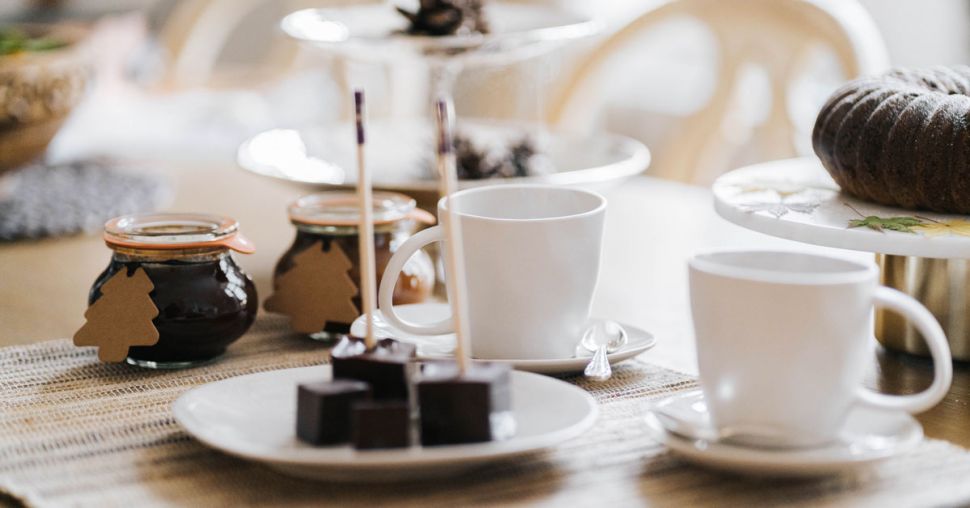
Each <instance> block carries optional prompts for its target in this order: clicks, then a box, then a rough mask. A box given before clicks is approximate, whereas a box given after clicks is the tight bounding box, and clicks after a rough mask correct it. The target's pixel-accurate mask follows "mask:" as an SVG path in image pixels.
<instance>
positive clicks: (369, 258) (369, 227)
mask: <svg viewBox="0 0 970 508" xmlns="http://www.w3.org/2000/svg"><path fill="white" fill-rule="evenodd" d="M354 110H355V112H356V114H357V115H356V116H357V201H358V204H359V205H360V226H359V228H358V238H359V240H360V243H359V244H358V248H359V250H360V287H361V292H362V298H361V300H362V303H363V309H362V310H363V311H364V315H365V316H367V317H366V323H367V335H366V336H365V338H364V344H365V345H366V346H367V349H372V348H373V347H374V345H375V344H376V341H375V340H374V301H375V299H374V292H375V291H376V289H375V288H376V287H377V282H376V280H377V277H376V275H375V273H374V272H375V270H376V268H375V267H374V205H373V197H372V193H371V177H370V171H369V170H368V169H367V164H366V163H365V162H364V92H363V91H362V90H355V91H354Z"/></svg>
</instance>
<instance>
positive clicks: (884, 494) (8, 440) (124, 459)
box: [0, 317, 970, 507]
mask: <svg viewBox="0 0 970 508" xmlns="http://www.w3.org/2000/svg"><path fill="white" fill-rule="evenodd" d="M645 357H646V358H649V353H647V354H646V355H645ZM324 358H325V352H324V350H323V349H321V347H320V346H319V345H318V344H316V343H314V342H312V341H309V340H306V339H304V338H301V337H298V336H294V335H292V334H290V333H288V332H287V331H286V327H285V322H284V321H283V320H281V319H277V318H267V317H263V318H261V319H259V320H258V321H257V323H256V326H255V327H254V329H253V330H252V331H251V332H250V333H249V334H247V335H246V336H245V337H244V338H243V339H242V340H241V341H240V342H239V343H237V344H235V345H234V346H233V347H232V348H230V352H229V353H228V354H227V356H226V357H225V358H224V359H223V360H222V361H220V362H218V363H215V364H212V365H209V366H206V367H201V368H196V369H190V370H184V371H172V372H151V371H145V370H139V369H136V368H133V367H128V366H125V365H104V364H100V363H98V362H97V359H96V356H95V353H94V351H93V350H92V349H90V348H84V349H77V348H74V347H73V346H72V345H71V343H70V342H69V341H66V340H58V341H51V342H45V343H41V344H37V345H32V346H24V347H10V348H5V349H0V492H6V493H8V494H10V495H12V496H14V497H16V498H18V499H20V500H22V501H23V502H24V503H25V504H27V505H31V506H98V507H106V506H125V507H130V506H139V507H141V506H154V505H184V506H256V505H261V506H267V505H269V506H277V505H285V504H288V505H321V504H327V505H331V504H332V505H341V506H343V505H352V506H356V505H360V506H375V505H378V506H385V505H414V506H463V505H469V504H482V505H517V504H539V505H567V506H594V505H596V506H625V505H644V504H650V505H656V506H686V505H691V506H769V505H780V504H784V505H812V506H819V505H822V506H825V505H863V506H957V505H966V504H967V503H970V481H967V480H968V479H970V452H967V451H966V450H963V449H961V448H958V447H956V446H953V445H950V444H948V443H945V442H942V441H935V440H927V441H925V442H924V443H923V444H921V445H920V446H919V448H918V449H917V450H915V451H914V452H912V453H909V454H906V455H904V456H900V457H897V458H893V459H891V460H888V461H886V462H884V463H881V464H879V465H878V466H875V467H873V468H870V469H867V470H863V471H860V472H858V473H856V474H853V475H844V476H835V477H829V478H823V479H814V480H752V479H744V478H740V477H735V476H731V475H724V474H720V473H713V472H708V471H706V470H704V469H700V468H697V467H695V466H691V465H688V464H686V463H683V462H681V461H680V460H678V459H677V458H676V457H674V456H673V455H671V454H669V453H668V452H667V451H666V450H665V449H664V448H663V447H662V446H660V445H659V444H657V443H656V442H655V441H653V440H652V439H650V438H649V437H648V436H647V435H646V434H645V433H644V432H643V427H642V423H641V417H642V414H643V409H644V405H645V404H647V403H648V401H649V400H651V399H655V398H657V397H660V396H663V395H665V394H669V393H673V392H678V391H682V390H686V389H690V388H693V387H695V386H696V385H695V382H694V380H693V379H692V378H690V377H689V376H686V375H683V374H680V373H677V372H673V371H670V370H666V369H663V368H660V367H657V366H653V365H650V364H648V363H644V362H643V361H641V360H633V361H628V362H625V363H624V364H622V365H621V366H620V367H619V368H618V369H617V370H616V375H615V376H614V378H613V379H611V380H610V381H609V382H606V383H602V384H592V383H589V382H587V381H586V380H584V379H582V378H567V380H568V381H570V382H573V383H576V384H578V385H580V386H582V387H583V388H586V389H588V390H590V391H591V392H592V393H593V394H594V396H595V397H596V398H597V400H598V401H599V403H600V408H601V416H600V420H599V421H598V423H597V424H596V426H595V428H594V429H593V430H592V431H590V432H589V433H588V434H587V435H585V436H583V437H581V438H578V439H575V440H573V441H571V442H568V443H565V444H563V445H561V446H559V447H557V448H555V449H553V450H552V451H551V452H550V453H548V454H546V455H536V456H529V457H527V458H519V459H516V460H513V461H506V462H502V463H497V464H494V465H491V466H486V467H485V468H483V469H481V470H477V471H475V472H474V473H472V474H468V475H466V476H463V477H459V478H455V479H452V480H448V481H435V482H415V483H409V484H378V485H367V486H358V485H346V484H327V483H313V482H308V481H302V480H295V479H290V478H287V477H285V476H282V475H279V474H277V473H275V472H272V471H270V470H268V469H265V468H263V467H261V466H259V465H257V464H253V463H249V462H246V461H243V460H240V459H236V458H233V457H229V456H226V455H223V454H221V453H218V452H215V451H212V450H209V449H207V448H205V447H204V446H202V445H200V444H199V443H197V442H196V441H194V440H193V439H192V438H190V437H189V436H188V435H186V434H185V433H184V432H183V431H182V430H181V429H180V428H179V426H178V425H177V424H176V423H175V421H174V420H173V418H172V414H171V411H170V405H171V403H172V401H173V400H174V399H175V398H176V397H178V395H179V394H181V393H182V392H184V391H185V390H187V389H189V388H191V387H193V386H196V385H199V384H202V383H208V382H212V381H216V380H219V379H224V378H228V377H231V376H238V375H241V374H248V373H252V372H259V371H266V370H273V369H282V368H291V367H302V366H307V365H314V364H319V363H321V362H323V360H324ZM0 499H2V496H0Z"/></svg>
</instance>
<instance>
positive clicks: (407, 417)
mask: <svg viewBox="0 0 970 508" xmlns="http://www.w3.org/2000/svg"><path fill="white" fill-rule="evenodd" d="M351 422H352V424H351V442H352V443H353V445H354V448H357V449H358V450H376V449H381V448H407V447H408V446H410V445H411V405H410V404H409V403H408V402H407V401H403V400H389V401H388V400H384V401H364V402H357V403H355V404H354V408H353V410H352V415H351Z"/></svg>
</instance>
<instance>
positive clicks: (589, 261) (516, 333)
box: [378, 185, 606, 360]
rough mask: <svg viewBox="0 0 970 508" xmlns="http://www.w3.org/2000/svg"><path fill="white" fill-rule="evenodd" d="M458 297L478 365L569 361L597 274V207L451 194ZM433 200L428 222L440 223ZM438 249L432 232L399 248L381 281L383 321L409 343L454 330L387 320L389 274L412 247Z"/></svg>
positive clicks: (436, 230) (485, 192) (504, 192)
mask: <svg viewBox="0 0 970 508" xmlns="http://www.w3.org/2000/svg"><path fill="white" fill-rule="evenodd" d="M453 200H454V202H455V204H456V208H455V212H456V213H457V215H458V217H459V220H460V221H461V231H462V243H463V250H464V255H465V272H466V273H465V278H466V287H467V288H468V295H467V299H468V300H467V301H468V314H469V316H468V325H469V330H470V334H471V337H470V342H471V355H472V356H473V357H475V358H482V359H492V360H499V359H553V358H570V357H572V356H573V354H574V349H575V347H576V344H577V343H578V341H579V339H580V336H581V335H582V331H583V329H584V328H585V326H586V323H587V321H588V319H589V313H590V306H591V304H592V299H593V292H594V290H595V288H596V281H597V277H598V274H599V263H600V252H601V250H602V240H603V221H604V217H605V214H606V199H605V198H603V197H602V196H601V195H599V194H596V193H594V192H589V191H584V190H579V189H572V188H566V187H555V186H546V185H497V186H490V187H479V188H474V189H468V190H464V191H460V192H457V193H455V194H454V195H453ZM448 206H451V205H450V204H449V203H448V201H447V200H446V199H444V198H442V200H441V201H439V202H438V217H440V218H441V220H442V221H447V213H445V210H446V207H448ZM443 240H444V229H443V228H442V226H440V225H439V226H435V227H432V228H429V229H426V230H424V231H422V232H420V233H418V234H416V235H414V236H413V237H411V238H410V239H408V240H407V241H406V242H405V243H404V244H403V245H401V247H400V248H399V249H398V250H397V251H396V252H395V253H394V255H393V256H392V257H391V260H390V261H389V262H388V265H387V269H386V271H385V272H384V275H383V277H382V279H381V284H380V292H379V297H378V300H379V304H380V309H381V313H382V314H383V316H384V318H385V319H386V320H387V321H388V322H390V323H391V324H393V325H394V326H396V327H397V328H398V329H400V330H403V331H406V332H409V333H413V334H416V335H440V334H445V333H451V332H453V331H454V328H453V323H452V321H451V319H446V320H444V321H440V322H438V323H431V324H420V323H411V322H408V321H406V320H404V319H402V318H401V317H400V316H398V315H397V314H396V313H395V312H394V307H393V305H392V303H391V298H392V296H393V293H394V284H395V283H396V281H397V280H398V272H400V270H401V268H402V267H403V266H404V263H405V262H406V261H407V259H408V258H409V257H411V255H412V254H414V253H415V252H416V251H417V250H419V249H421V248H422V247H424V246H426V245H428V244H430V243H433V242H439V241H443Z"/></svg>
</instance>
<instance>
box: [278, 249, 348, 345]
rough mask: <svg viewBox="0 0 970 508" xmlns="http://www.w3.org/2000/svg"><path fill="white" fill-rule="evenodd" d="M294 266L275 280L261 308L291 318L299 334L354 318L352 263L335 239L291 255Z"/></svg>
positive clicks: (315, 330) (292, 324) (346, 321)
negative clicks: (273, 287) (327, 246)
mask: <svg viewBox="0 0 970 508" xmlns="http://www.w3.org/2000/svg"><path fill="white" fill-rule="evenodd" d="M293 263H294V264H293V267H292V268H290V270H289V271H287V272H286V273H284V274H282V275H280V277H279V278H278V279H277V281H276V282H277V283H276V288H275V291H274V292H273V294H272V295H271V296H270V297H269V298H268V299H267V300H266V302H265V303H264V305H263V307H264V308H265V309H266V310H268V311H271V312H279V313H281V314H286V315H287V316H289V317H290V319H291V320H292V321H291V326H292V327H293V329H294V330H296V331H297V332H300V333H307V334H309V333H316V332H319V331H320V330H323V329H324V327H325V326H326V325H327V323H347V324H349V323H353V322H354V320H355V319H357V315H358V312H357V306H356V305H354V300H353V299H354V297H355V296H357V285H356V284H355V283H354V281H353V279H351V278H350V274H349V271H350V269H351V268H353V266H354V265H353V263H352V262H351V261H350V259H349V258H348V257H347V255H346V254H344V251H343V249H341V248H340V245H338V244H337V242H330V250H327V251H324V250H323V248H322V244H321V242H317V243H315V244H313V245H312V246H310V248H309V249H306V250H304V251H303V252H301V253H299V254H297V255H296V256H294V257H293Z"/></svg>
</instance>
